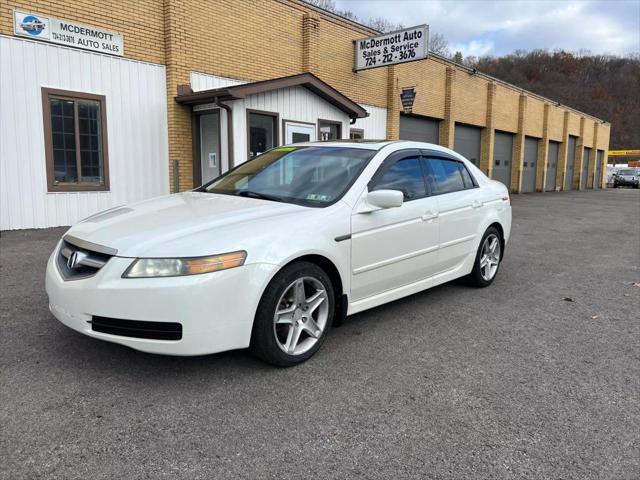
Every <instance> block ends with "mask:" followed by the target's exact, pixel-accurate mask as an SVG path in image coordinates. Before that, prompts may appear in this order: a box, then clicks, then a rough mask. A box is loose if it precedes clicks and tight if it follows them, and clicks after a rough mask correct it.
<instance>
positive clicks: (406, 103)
mask: <svg viewBox="0 0 640 480" xmlns="http://www.w3.org/2000/svg"><path fill="white" fill-rule="evenodd" d="M415 99H416V89H415V88H413V87H411V88H403V89H402V93H401V94H400V101H401V102H402V110H403V111H404V113H411V110H412V109H413V101H414V100H415Z"/></svg>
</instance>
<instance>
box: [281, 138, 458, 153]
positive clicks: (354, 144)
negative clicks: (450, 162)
mask: <svg viewBox="0 0 640 480" xmlns="http://www.w3.org/2000/svg"><path fill="white" fill-rule="evenodd" d="M293 145H298V146H308V147H350V148H365V149H367V150H380V149H381V148H383V147H386V146H387V145H398V146H399V147H405V146H406V147H407V148H424V149H429V150H441V151H446V150H447V149H445V148H444V147H442V146H440V145H437V144H434V143H426V142H414V141H412V140H371V139H364V140H360V139H359V140H353V139H344V140H330V141H324V142H301V143H295V144H293Z"/></svg>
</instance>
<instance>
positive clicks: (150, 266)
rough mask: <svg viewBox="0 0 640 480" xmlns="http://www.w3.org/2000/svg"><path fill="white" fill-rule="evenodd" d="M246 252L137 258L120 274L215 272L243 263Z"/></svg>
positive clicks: (177, 274)
mask: <svg viewBox="0 0 640 480" xmlns="http://www.w3.org/2000/svg"><path fill="white" fill-rule="evenodd" d="M246 258H247V252H245V251H244V250H241V251H239V252H231V253H224V254H222V255H213V256H210V257H192V258H138V259H136V260H135V261H134V262H133V263H132V264H131V265H130V266H129V268H127V270H126V271H125V272H124V273H123V274H122V277H123V278H150V277H179V276H182V275H198V274H201V273H209V272H217V271H218V270H226V269H227V268H234V267H239V266H241V265H243V264H244V261H245V259H246Z"/></svg>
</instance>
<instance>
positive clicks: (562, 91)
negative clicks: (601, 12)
mask: <svg viewBox="0 0 640 480" xmlns="http://www.w3.org/2000/svg"><path fill="white" fill-rule="evenodd" d="M463 63H465V64H466V65H467V66H470V67H474V68H477V69H478V70H479V71H481V72H483V73H486V74H488V75H492V76H494V77H497V78H499V79H501V80H504V81H506V82H509V83H512V84H514V85H517V86H519V87H522V88H525V89H527V90H530V91H532V92H534V93H537V94H539V95H543V96H545V97H548V98H550V99H552V100H556V101H558V102H560V103H563V104H565V105H568V106H571V107H573V108H576V109H577V110H580V111H582V112H585V113H589V114H591V115H594V116H596V117H598V118H601V119H603V120H606V121H609V122H611V145H610V148H611V149H622V148H640V56H638V55H634V56H631V57H626V58H622V57H613V56H604V55H591V54H580V55H575V54H572V53H568V52H564V51H559V52H553V53H550V52H547V51H541V50H537V51H532V52H516V53H514V54H511V55H507V56H504V57H485V58H479V59H475V58H471V57H469V58H466V59H464V60H463Z"/></svg>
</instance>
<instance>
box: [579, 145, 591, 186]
mask: <svg viewBox="0 0 640 480" xmlns="http://www.w3.org/2000/svg"><path fill="white" fill-rule="evenodd" d="M590 160H591V149H590V148H588V147H585V148H584V155H583V156H582V174H581V175H580V189H585V188H587V187H588V184H587V181H588V178H589V161H590Z"/></svg>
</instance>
